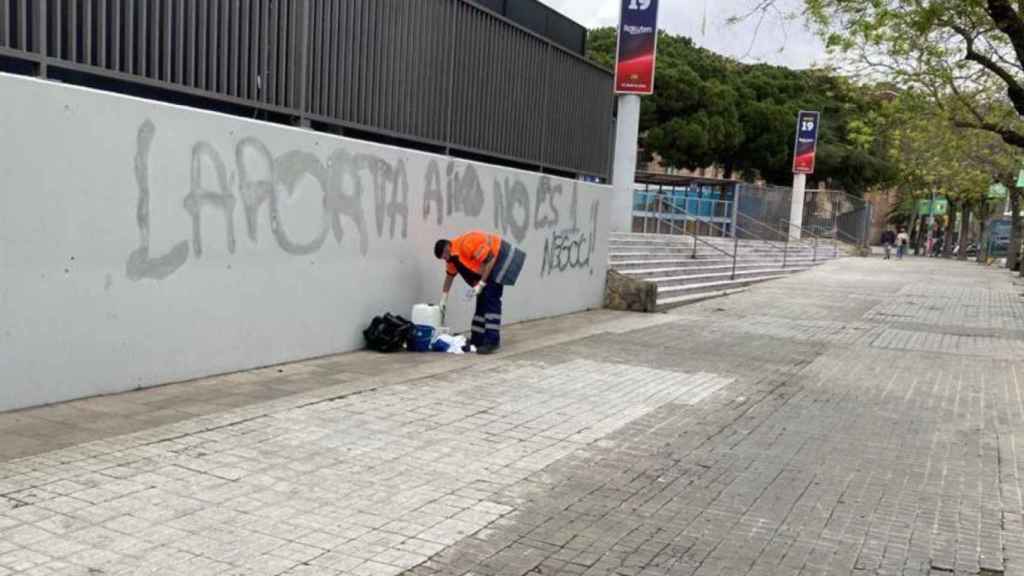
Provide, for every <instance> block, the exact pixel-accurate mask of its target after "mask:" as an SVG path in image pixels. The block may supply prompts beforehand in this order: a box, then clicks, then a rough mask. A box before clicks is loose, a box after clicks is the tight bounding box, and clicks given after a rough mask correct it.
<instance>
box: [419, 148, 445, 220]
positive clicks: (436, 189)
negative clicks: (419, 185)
mask: <svg viewBox="0 0 1024 576" xmlns="http://www.w3.org/2000/svg"><path fill="white" fill-rule="evenodd" d="M431 203H433V204H434V205H435V206H436V207H437V225H438V226H440V225H441V224H443V223H444V194H442V193H441V169H440V168H438V166H437V160H431V161H430V165H429V166H427V177H426V181H425V182H424V188H423V220H427V219H428V218H430V205H431Z"/></svg>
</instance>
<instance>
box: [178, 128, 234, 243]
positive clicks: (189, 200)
mask: <svg viewBox="0 0 1024 576" xmlns="http://www.w3.org/2000/svg"><path fill="white" fill-rule="evenodd" d="M204 164H208V165H210V166H212V167H213V176H214V185H215V186H216V189H210V188H205V187H203V165H204ZM190 181H191V186H190V187H189V193H188V195H187V196H185V201H184V207H185V211H186V212H188V213H189V215H190V216H192V251H193V253H194V254H195V256H196V258H200V257H202V255H203V227H202V213H203V208H215V209H217V210H220V211H221V212H223V213H224V225H225V228H226V230H227V243H228V252H230V253H232V254H234V253H235V195H234V194H232V193H231V189H230V187H229V185H228V169H227V167H226V166H224V160H222V159H221V157H220V154H218V153H217V150H216V149H214V147H213V146H210V145H209V144H208V143H206V142H198V143H197V144H196V145H195V146H193V147H192V174H191V179H190Z"/></svg>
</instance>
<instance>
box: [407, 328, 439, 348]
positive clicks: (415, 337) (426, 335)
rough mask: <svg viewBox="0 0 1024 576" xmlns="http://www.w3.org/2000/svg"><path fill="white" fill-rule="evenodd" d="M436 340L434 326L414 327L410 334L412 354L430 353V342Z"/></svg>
mask: <svg viewBox="0 0 1024 576" xmlns="http://www.w3.org/2000/svg"><path fill="white" fill-rule="evenodd" d="M433 339H434V328H433V327H432V326H421V325H419V324H416V325H415V326H413V329H412V333H410V334H409V351H410V352H430V341H431V340H433Z"/></svg>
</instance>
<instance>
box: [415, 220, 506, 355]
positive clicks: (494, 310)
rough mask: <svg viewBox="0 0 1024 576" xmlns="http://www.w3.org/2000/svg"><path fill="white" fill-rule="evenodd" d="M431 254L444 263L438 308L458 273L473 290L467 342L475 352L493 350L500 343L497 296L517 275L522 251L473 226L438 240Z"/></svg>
mask: <svg viewBox="0 0 1024 576" xmlns="http://www.w3.org/2000/svg"><path fill="white" fill-rule="evenodd" d="M434 256H437V258H438V259H440V260H444V261H445V262H446V263H447V276H446V277H445V279H444V288H442V291H441V308H442V309H444V308H447V306H448V292H449V291H450V290H451V289H452V282H454V281H455V276H456V275H459V276H462V279H463V280H465V281H466V284H469V285H470V286H472V287H473V291H474V292H475V293H476V313H475V315H474V316H473V329H472V335H471V336H470V340H469V343H470V345H472V346H476V350H477V353H478V354H491V353H493V352H494V351H495V350H497V349H498V347H499V346H501V297H502V294H503V292H504V288H505V286H514V285H515V283H516V280H517V279H518V278H519V273H520V272H521V271H522V269H523V264H524V263H525V262H526V253H525V252H523V251H522V250H519V249H518V248H513V247H512V245H510V244H509V243H508V242H505V241H504V240H502V239H501V236H498V235H497V234H487V233H486V232H481V231H479V230H474V231H472V232H468V233H466V234H463V235H462V236H459V237H458V238H455V239H454V240H450V241H449V240H438V241H437V243H436V244H434Z"/></svg>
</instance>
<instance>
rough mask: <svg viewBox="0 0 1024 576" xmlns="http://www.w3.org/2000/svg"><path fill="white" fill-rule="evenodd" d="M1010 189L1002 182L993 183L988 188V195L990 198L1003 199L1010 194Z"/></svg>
mask: <svg viewBox="0 0 1024 576" xmlns="http://www.w3.org/2000/svg"><path fill="white" fill-rule="evenodd" d="M1009 192H1010V191H1009V190H1007V189H1006V186H1003V185H1002V184H998V183H997V184H993V185H991V186H989V188H988V197H989V199H990V200H1003V199H1005V198H1006V195H1007V194H1009Z"/></svg>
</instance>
